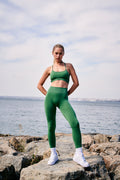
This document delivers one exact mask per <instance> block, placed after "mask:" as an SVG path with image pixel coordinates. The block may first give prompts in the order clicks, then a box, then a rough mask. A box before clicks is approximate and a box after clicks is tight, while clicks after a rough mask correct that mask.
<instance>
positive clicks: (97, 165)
mask: <svg viewBox="0 0 120 180" xmlns="http://www.w3.org/2000/svg"><path fill="white" fill-rule="evenodd" d="M86 159H87V160H88V162H89V163H90V164H91V167H90V168H89V169H88V170H87V169H86V170H85V169H84V168H83V167H81V166H80V165H78V164H76V163H75V162H74V161H73V160H72V157H69V158H63V157H61V158H60V159H59V161H58V162H57V163H56V164H55V165H53V166H49V165H47V161H48V159H44V160H42V161H40V162H39V163H37V164H34V165H32V166H29V167H27V168H23V169H22V171H21V176H20V180H32V179H35V180H51V179H54V180H65V179H80V180H89V179H106V180H110V177H109V176H108V173H107V170H106V168H105V164H104V161H103V159H102V158H101V157H100V156H91V157H88V158H87V157H86Z"/></svg>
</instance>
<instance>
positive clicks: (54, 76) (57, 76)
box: [50, 63, 70, 83]
mask: <svg viewBox="0 0 120 180" xmlns="http://www.w3.org/2000/svg"><path fill="white" fill-rule="evenodd" d="M64 65H65V70H64V71H59V72H58V71H53V66H52V71H51V73H50V79H51V82H53V81H56V80H63V81H65V82H67V83H69V77H70V74H69V72H68V71H67V69H66V64H65V63H64Z"/></svg>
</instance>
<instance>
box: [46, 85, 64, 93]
mask: <svg viewBox="0 0 120 180" xmlns="http://www.w3.org/2000/svg"><path fill="white" fill-rule="evenodd" d="M48 91H52V92H57V91H59V92H67V88H64V87H54V86H50V88H49V90H48Z"/></svg>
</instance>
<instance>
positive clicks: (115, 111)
mask: <svg viewBox="0 0 120 180" xmlns="http://www.w3.org/2000/svg"><path fill="white" fill-rule="evenodd" d="M69 101H70V103H71V105H72V107H73V108H74V110H75V113H76V116H77V119H78V121H79V123H80V129H81V132H82V133H102V134H109V135H113V134H120V101H110V100H109V101H103V100H102V101H100V100H99V101H93V102H91V101H89V100H88V101H84V100H83V101H79V100H69ZM50 113H51V112H50ZM56 132H59V133H61V132H62V133H72V130H71V128H70V125H69V123H68V122H67V120H66V119H65V118H64V116H63V115H62V113H61V112H60V110H59V109H57V113H56ZM0 134H11V135H31V136H43V135H46V134H47V120H46V116H45V111H44V99H42V98H25V97H23V98H20V97H0Z"/></svg>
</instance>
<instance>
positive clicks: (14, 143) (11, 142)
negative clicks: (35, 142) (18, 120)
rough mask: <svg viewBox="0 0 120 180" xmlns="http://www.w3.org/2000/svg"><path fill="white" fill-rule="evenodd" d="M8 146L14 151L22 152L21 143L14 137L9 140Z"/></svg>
mask: <svg viewBox="0 0 120 180" xmlns="http://www.w3.org/2000/svg"><path fill="white" fill-rule="evenodd" d="M9 146H12V147H13V148H14V149H15V150H16V151H20V152H23V151H24V146H22V145H21V143H20V142H19V141H18V140H17V139H16V138H15V137H12V138H11V139H10V140H9Z"/></svg>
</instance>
